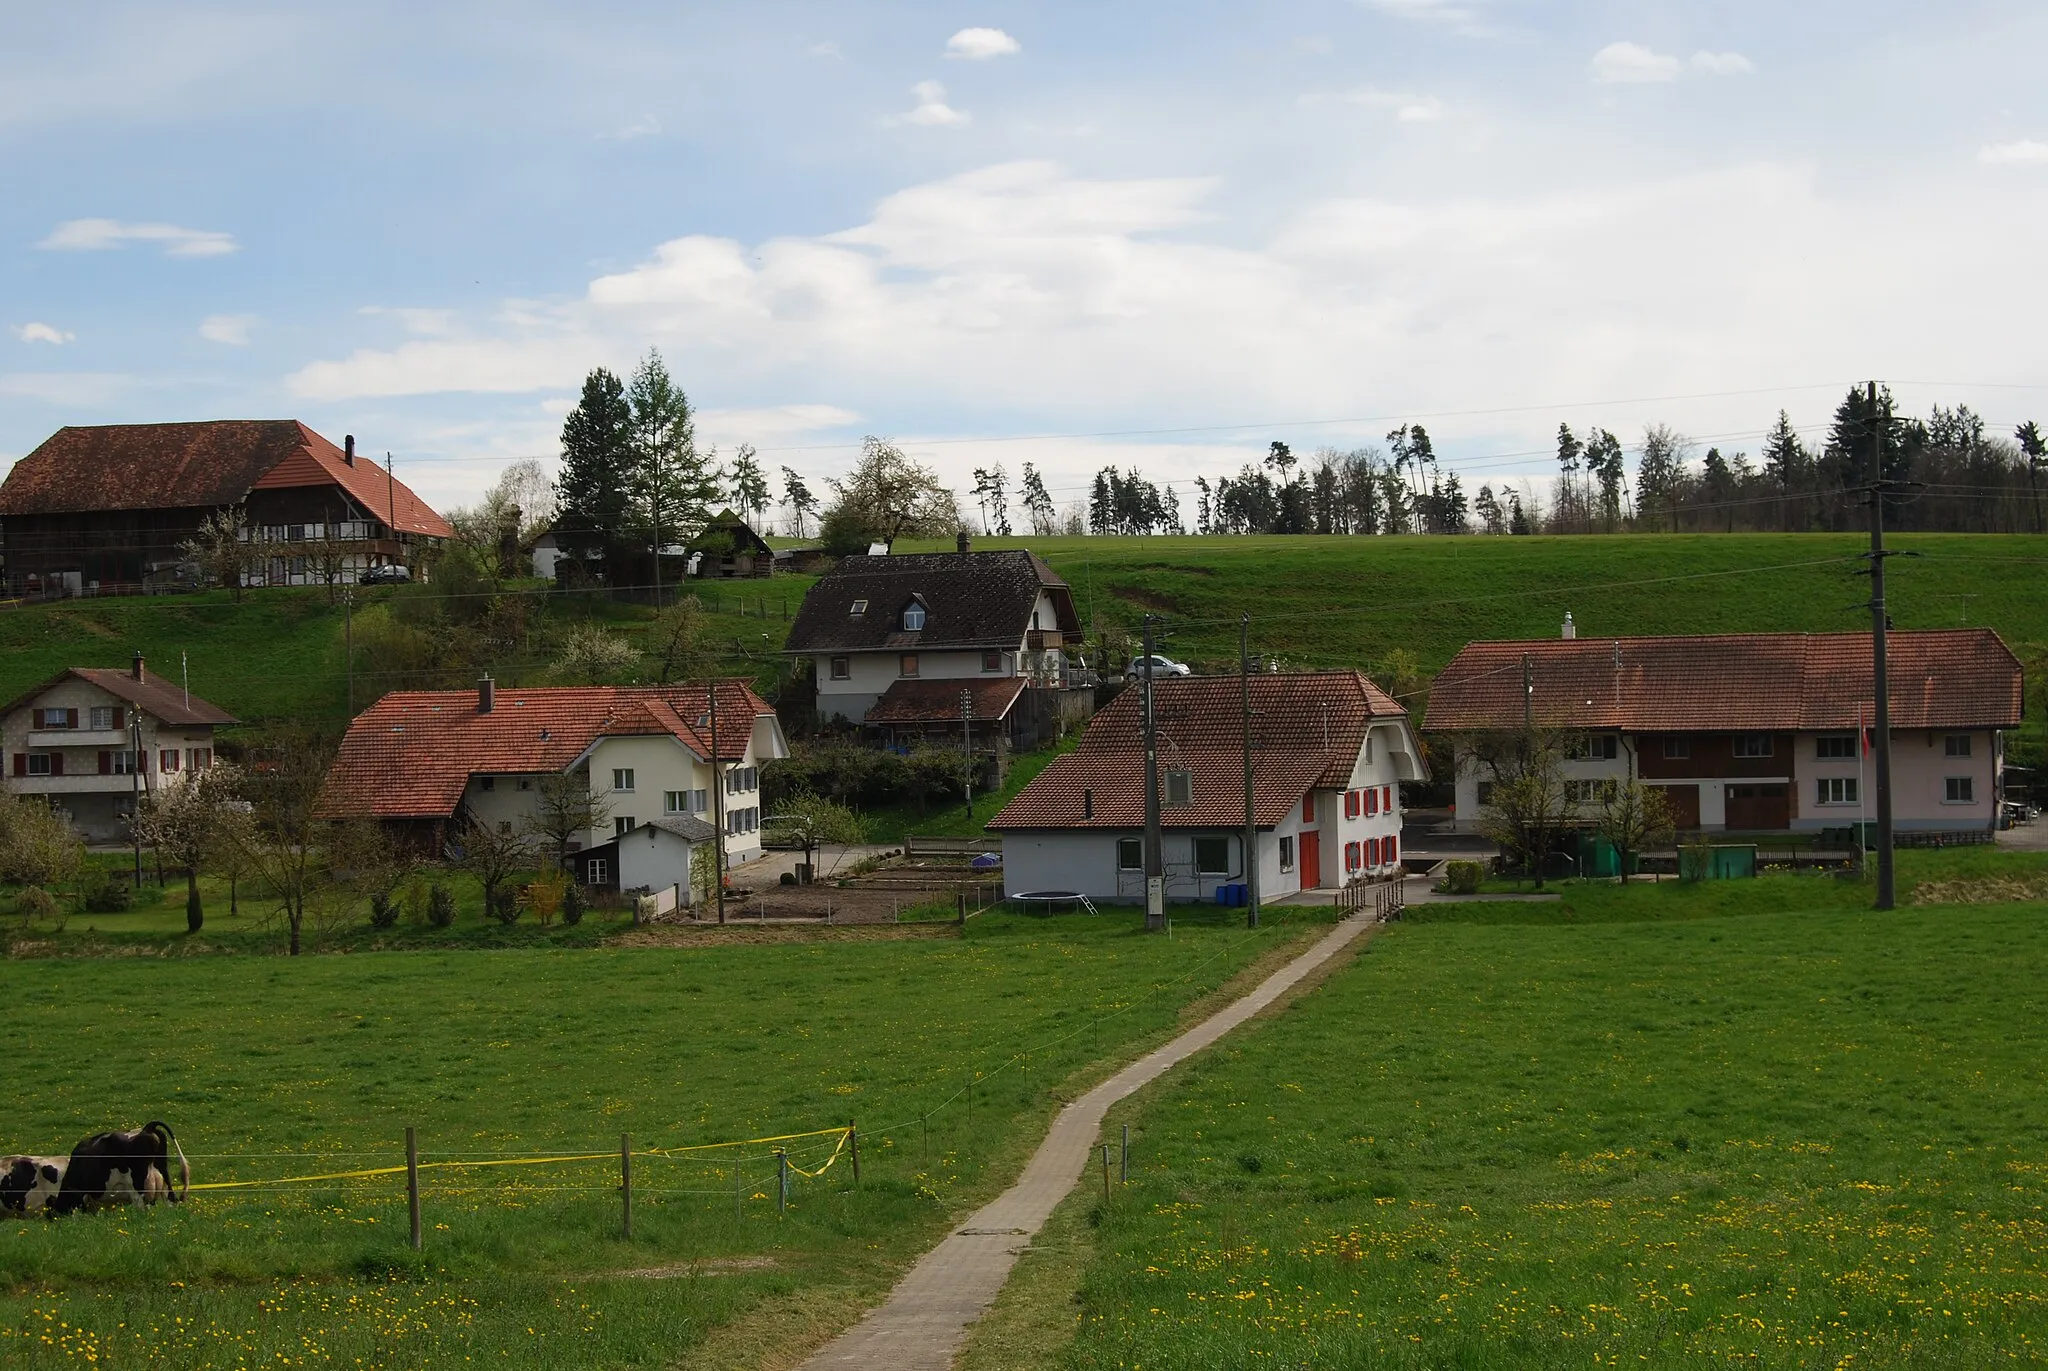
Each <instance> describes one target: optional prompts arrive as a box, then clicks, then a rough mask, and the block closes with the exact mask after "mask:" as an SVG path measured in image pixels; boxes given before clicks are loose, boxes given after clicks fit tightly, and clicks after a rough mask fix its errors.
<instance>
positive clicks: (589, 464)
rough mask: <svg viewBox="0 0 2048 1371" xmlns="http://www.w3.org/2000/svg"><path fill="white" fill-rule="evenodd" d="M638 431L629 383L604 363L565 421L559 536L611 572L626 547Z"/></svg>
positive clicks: (580, 557) (566, 547)
mask: <svg viewBox="0 0 2048 1371" xmlns="http://www.w3.org/2000/svg"><path fill="white" fill-rule="evenodd" d="M636 436H637V434H636V429H635V424H634V416H633V406H632V404H631V402H629V401H628V400H627V398H626V387H625V386H624V384H623V383H621V382H620V380H619V378H618V377H616V376H614V375H612V374H611V373H610V372H609V371H606V370H605V369H604V368H603V367H599V368H597V369H596V370H595V371H593V372H591V373H590V375H589V376H587V377H585V378H584V381H583V398H582V399H581V400H579V401H578V402H577V404H576V408H575V409H573V410H571V411H569V417H568V418H567V419H565V420H563V421H562V474H561V480H560V482H559V484H558V487H557V489H558V491H559V498H560V501H561V513H560V516H559V518H558V519H557V521H556V525H555V534H556V538H557V539H558V541H560V543H561V544H562V550H563V551H564V552H566V553H567V554H568V555H569V556H570V557H572V558H574V559H576V560H577V561H579V562H581V563H582V564H583V565H584V566H585V567H586V568H588V567H589V566H590V565H591V563H592V562H593V561H598V560H602V561H603V562H604V563H605V570H606V572H607V573H608V574H610V573H611V571H612V568H614V567H616V566H617V565H618V563H619V561H620V560H621V554H622V553H623V552H624V551H625V536H626V525H627V521H628V517H629V515H630V513H631V509H632V502H633V496H634V492H635V490H636V489H637V488H638V482H637V480H636V472H635V466H636V462H637V454H636V452H635V446H634V444H635V438H636Z"/></svg>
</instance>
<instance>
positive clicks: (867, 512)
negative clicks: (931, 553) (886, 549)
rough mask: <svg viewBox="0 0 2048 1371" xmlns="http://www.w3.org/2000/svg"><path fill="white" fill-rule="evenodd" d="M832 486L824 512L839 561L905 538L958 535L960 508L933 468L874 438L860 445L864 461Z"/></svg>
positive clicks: (830, 545)
mask: <svg viewBox="0 0 2048 1371" xmlns="http://www.w3.org/2000/svg"><path fill="white" fill-rule="evenodd" d="M827 484H829V485H830V486H831V487H832V507H831V508H830V509H828V510H826V511H825V518H824V523H823V527H822V531H823V533H824V535H825V550H826V551H827V552H830V553H832V554H833V555H834V556H845V555H848V554H850V553H857V552H865V551H867V550H868V547H869V545H870V544H872V543H893V542H895V541H896V539H898V538H900V537H904V536H906V535H908V536H910V537H935V536H939V535H942V534H948V533H953V532H956V531H958V529H959V528H960V527H961V518H960V506H959V504H958V502H957V501H956V500H955V499H954V498H953V492H952V491H950V490H948V489H947V488H946V487H944V486H942V485H940V484H939V478H938V476H937V474H936V473H934V472H933V471H932V470H931V469H930V468H929V467H926V466H923V465H921V464H919V463H917V462H914V461H912V460H911V459H910V458H908V457H906V456H904V455H903V451H902V449H900V448H898V447H896V446H894V445H893V444H890V443H885V442H883V441H882V440H881V439H880V438H876V437H874V436H872V435H870V436H869V437H867V438H865V439H863V440H862V442H861V455H860V461H859V462H858V463H856V464H855V466H854V468H853V470H852V471H851V472H849V473H847V475H846V478H845V479H844V480H834V481H829V482H827Z"/></svg>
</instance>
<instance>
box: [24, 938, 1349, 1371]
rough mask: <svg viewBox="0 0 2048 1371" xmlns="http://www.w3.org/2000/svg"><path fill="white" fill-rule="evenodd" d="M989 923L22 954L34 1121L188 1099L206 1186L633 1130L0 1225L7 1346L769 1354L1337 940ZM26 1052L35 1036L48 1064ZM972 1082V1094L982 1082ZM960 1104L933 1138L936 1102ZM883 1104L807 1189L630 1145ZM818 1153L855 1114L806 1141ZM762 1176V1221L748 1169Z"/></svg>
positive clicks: (616, 1355)
mask: <svg viewBox="0 0 2048 1371" xmlns="http://www.w3.org/2000/svg"><path fill="white" fill-rule="evenodd" d="M1137 923H1138V919H1137V917H1136V916H1134V915H1129V914H1123V913H1117V914H1107V915H1104V916H1102V917H1100V918H1096V919H1085V918H1083V919H1064V918H1063V919H1053V920H1044V919H1033V918H1024V917H1008V916H991V917H989V918H988V919H986V920H977V921H974V922H972V923H970V924H969V925H968V927H967V930H966V933H965V935H964V936H957V937H956V936H940V937H895V936H889V937H879V938H878V937H858V938H844V939H838V940H808V941H802V942H793V941H783V940H774V939H767V938H765V937H764V938H762V939H761V940H759V941H751V942H748V943H745V944H743V945H730V946H721V947H716V948H704V947H692V948H666V947H631V948H610V949H605V950H600V951H575V952H547V951H505V952H467V953H459V954H438V953H430V952H422V953H416V954H414V955H410V956H404V957H395V956H389V955H362V956H347V957H320V958H311V959H306V960H303V961H299V962H293V963H286V962H283V961H280V960H277V959H271V958H250V957H217V958H201V959H185V960H176V961H166V960H160V959H157V958H134V957H129V958H121V957H111V958H97V959H48V960H36V961H14V962H9V963H7V964H6V965H7V987H6V994H5V996H4V999H0V1036H4V1037H5V1039H6V1040H7V1041H9V1042H10V1043H14V1044H20V1045H26V1044H36V1043H41V1044H47V1045H48V1048H49V1050H47V1051H39V1052H37V1053H36V1054H35V1058H36V1068H35V1071H34V1072H33V1076H34V1080H33V1084H32V1085H31V1083H30V1081H29V1079H28V1078H27V1077H25V1076H23V1077H18V1078H17V1086H18V1088H17V1089H16V1090H15V1091H14V1092H13V1103H12V1104H11V1105H10V1107H9V1109H8V1111H7V1125H6V1131H7V1137H6V1139H5V1146H6V1147H8V1148H12V1149H20V1150H26V1151H58V1150H62V1149H64V1148H65V1147H67V1146H68V1145H69V1143H70V1142H71V1140H72V1139H74V1138H75V1137H76V1136H78V1135H79V1134H80V1133H82V1132H84V1131H86V1130H87V1129H89V1128H98V1127H105V1126H113V1125H125V1126H132V1125H134V1124H135V1123H139V1122H140V1121H142V1120H143V1119H144V1118H150V1117H161V1118H164V1119H167V1120H169V1121H170V1122H171V1123H172V1124H173V1126H174V1127H176V1128H177V1130H178V1133H179V1137H180V1138H181V1140H182V1141H183V1143H184V1146H185V1148H186V1150H187V1151H188V1153H190V1154H191V1155H192V1157H193V1160H194V1164H195V1168H196V1176H195V1179H196V1180H198V1181H202V1182H204V1181H221V1180H229V1179H260V1178H273V1177H285V1176H295V1175H318V1174H324V1173H328V1172H333V1171H346V1170H352V1169H356V1168H364V1167H374V1166H380V1165H386V1166H388V1165H391V1164H394V1163H396V1162H397V1161H399V1160H400V1159H401V1158H402V1151H401V1135H402V1131H403V1129H404V1128H405V1127H406V1126H407V1125H412V1126H415V1127H417V1128H418V1130H419V1134H420V1140H421V1142H420V1145H421V1149H422V1153H423V1159H424V1160H427V1161H435V1160H443V1159H449V1158H458V1159H459V1158H464V1157H470V1158H475V1157H478V1156H497V1157H504V1156H518V1155H556V1154H559V1153H561V1152H568V1153H572V1154H580V1153H592V1152H594V1153H600V1154H603V1153H606V1152H607V1151H608V1150H609V1151H611V1152H612V1153H613V1154H614V1155H612V1156H611V1157H610V1158H609V1159H605V1158H602V1157H600V1158H599V1159H597V1160H593V1161H584V1162H576V1163H568V1164H557V1165H547V1166H536V1167H518V1168H507V1169H499V1170H482V1171H479V1170H460V1169H458V1170H454V1171H449V1170H430V1171H428V1172H427V1173H425V1174H424V1176H423V1189H424V1191H425V1197H424V1200H423V1208H424V1211H425V1212H424V1223H425V1229H426V1244H425V1251H424V1253H423V1254H421V1255H418V1256H415V1255H414V1254H413V1253H412V1252H411V1251H410V1250H409V1248H408V1247H407V1245H406V1241H405V1206H404V1202H403V1192H402V1178H394V1177H390V1176H385V1177H379V1178H371V1179H363V1180H352V1181H330V1182H320V1183H313V1184H308V1185H299V1186H288V1187H283V1188H280V1189H277V1190H265V1189H257V1190H247V1191H220V1192H209V1193H204V1194H195V1196H194V1199H193V1202H191V1203H190V1204H188V1205H185V1206H180V1207H175V1208H170V1207H166V1208H159V1209H156V1210H151V1211H146V1212H142V1213H118V1214H110V1215H103V1216H99V1217H96V1218H88V1219H78V1220H66V1221H61V1222H52V1223H14V1224H8V1225H4V1226H0V1363H4V1364H6V1365H8V1366H21V1367H48V1366H57V1365H77V1364H87V1363H91V1364H96V1365H99V1366H106V1367H115V1368H119V1367H128V1366H152V1367H154V1366H171V1367H234V1366H244V1365H255V1364H259V1363H264V1364H271V1363H275V1364H291V1365H307V1366H334V1367H355V1366H358V1365H361V1366H430V1365H431V1366H443V1365H448V1364H450V1363H456V1362H460V1361H462V1360H464V1359H465V1358H468V1359H473V1360H476V1361H484V1360H489V1361H491V1362H492V1363H494V1364H502V1365H512V1366H534V1367H583V1366H589V1367H599V1366H604V1367H611V1366H643V1365H644V1366H667V1365H677V1364H689V1365H692V1366H704V1365H758V1364H759V1363H760V1362H761V1361H762V1360H763V1359H764V1357H766V1356H767V1355H768V1354H769V1353H770V1351H771V1349H773V1348H776V1347H780V1346H783V1345H784V1344H787V1343H791V1342H801V1341H802V1340H803V1339H804V1338H805V1337H807V1336H810V1335H811V1334H812V1333H813V1332H814V1331H815V1330H816V1329H817V1328H818V1327H820V1326H821V1325H823V1324H829V1323H832V1322H834V1321H838V1322H843V1321H845V1320H846V1319H848V1318H850V1317H851V1316H852V1314H853V1312H854V1311H855V1310H857V1309H858V1308H859V1307H860V1306H861V1305H862V1304H863V1303H864V1302H868V1301H871V1300H872V1299H874V1298H876V1297H878V1295H879V1294H880V1292H881V1291H882V1290H884V1289H885V1288H886V1286H887V1284H888V1283H889V1280H890V1277H891V1274H892V1273H893V1272H894V1271H895V1270H897V1269H898V1268H900V1266H901V1265H902V1264H903V1263H904V1262H905V1261H907V1260H908V1259H909V1258H911V1257H912V1256H914V1255H915V1254H916V1252H918V1251H919V1250H921V1248H922V1247H923V1246H925V1245H926V1244H927V1243H928V1242H929V1241H930V1240H932V1238H933V1237H934V1235H935V1234H936V1233H937V1232H938V1231H940V1230H941V1226H942V1225H943V1224H944V1223H945V1222H946V1221H947V1219H948V1216H949V1215H951V1214H953V1213H955V1212H957V1211H958V1210H959V1209H960V1207H961V1206H963V1205H965V1204H967V1203H969V1202H972V1201H973V1200H974V1199H975V1198H976V1197H978V1196H983V1195H985V1194H987V1193H989V1192H990V1191H991V1190H992V1189H993V1188H994V1187H996V1186H998V1185H999V1184H1000V1183H1002V1182H1003V1181H1005V1180H1006V1179H1007V1177H1008V1176H1009V1175H1010V1174H1012V1173H1013V1172H1014V1170H1015V1168H1016V1167H1017V1166H1018V1165H1019V1164H1020V1163H1021V1160H1022V1157H1023V1155H1024V1154H1025V1151H1026V1150H1027V1149H1028V1147H1029V1146H1031V1145H1033V1144H1034V1143H1035V1141H1036V1137H1037V1134H1038V1132H1039V1130H1040V1129H1042V1127H1043V1125H1044V1122H1045V1120H1046V1118H1047V1116H1048V1114H1049V1112H1050V1111H1051V1110H1052V1109H1053V1108H1055V1107H1056V1101H1057V1100H1058V1099H1059V1098H1061V1097H1062V1096H1063V1095H1065V1094H1066V1093H1067V1092H1070V1091H1071V1090H1072V1088H1073V1086H1074V1083H1075V1082H1078V1081H1081V1080H1085V1079H1090V1078H1092V1077H1093V1076H1095V1075H1098V1074H1100V1071H1101V1069H1102V1068H1101V1067H1100V1066H1099V1065H1097V1063H1099V1062H1101V1061H1103V1060H1105V1059H1110V1058H1118V1057H1121V1056H1124V1055H1128V1053H1129V1052H1131V1051H1133V1050H1135V1049H1136V1048H1137V1047H1138V1046H1139V1045H1140V1044H1142V1043H1144V1042H1147V1041H1151V1040H1154V1039H1156V1038H1157V1037H1158V1036H1159V1035H1160V1034H1162V1033H1164V1032H1166V1031H1167V1030H1168V1029H1169V1028H1170V1027H1171V1026H1172V1025H1174V1024H1175V1023H1176V1022H1178V1020H1179V1019H1180V1017H1181V1015H1182V1014H1183V1013H1184V1012H1185V1011H1187V1010H1188V1008H1189V1006H1191V1005H1193V1004H1195V1003H1196V1002H1197V1001H1200V1000H1202V999H1203V998H1204V997H1206V996H1210V995H1213V994H1214V993H1215V992H1216V991H1217V989H1218V987H1220V986H1222V985H1223V984H1224V983H1225V982H1227V981H1229V980H1230V979H1231V978H1232V977H1233V976H1235V975H1238V974H1239V973H1241V972H1242V971H1243V970H1244V969H1245V968H1246V967H1247V966H1249V965H1251V964H1252V963H1253V962H1255V961H1256V960H1257V959H1259V958H1261V957H1269V956H1272V955H1278V954H1279V953H1280V952H1281V951H1282V949H1284V948H1286V947H1288V946H1291V945H1292V944H1293V943H1294V942H1295V941H1296V940H1297V939H1298V938H1299V937H1301V936H1305V935H1306V934H1307V933H1308V932H1309V931H1311V929H1310V926H1309V925H1307V924H1302V923H1295V924H1283V925H1282V926H1279V927H1274V928H1269V929H1265V930H1261V931H1259V932H1257V933H1249V934H1248V933H1246V932H1245V931H1244V930H1243V929H1241V928H1239V927H1237V926H1236V925H1235V923H1234V921H1228V920H1225V919H1223V918H1221V917H1217V916H1214V915H1211V916H1209V917H1207V918H1204V917H1202V916H1200V915H1198V914H1195V913H1194V912H1192V911H1191V912H1190V913H1189V914H1188V915H1187V916H1185V917H1183V918H1181V919H1180V920H1178V921H1177V923H1176V932H1175V936H1174V937H1173V938H1172V939H1165V938H1158V937H1147V936H1145V935H1143V934H1142V933H1140V932H1139V931H1138V930H1137V926H1136V925H1137ZM17 1060H18V1061H21V1060H25V1054H20V1053H18V1054H17ZM977 1076H978V1077H979V1078H980V1080H979V1084H977V1085H976V1086H975V1087H974V1089H973V1093H972V1095H971V1096H970V1095H969V1094H968V1093H967V1085H968V1082H969V1080H970V1077H977ZM927 1113H929V1114H930V1115H931V1117H930V1125H929V1134H928V1139H929V1140H928V1142H927V1134H926V1133H925V1131H924V1129H923V1127H922V1126H921V1122H920V1121H921V1117H922V1116H924V1115H926V1114H927ZM849 1118H855V1119H858V1120H859V1121H860V1126H861V1129H862V1134H863V1138H862V1182H861V1185H860V1187H859V1189H857V1190H856V1189H855V1187H854V1185H853V1179H852V1168H851V1164H850V1158H848V1157H847V1156H845V1155H843V1154H842V1155H841V1156H840V1157H839V1159H838V1161H837V1163H836V1164H835V1165H833V1167H832V1168H831V1169H830V1170H829V1171H827V1172H826V1173H825V1174H824V1175H823V1176H822V1177H820V1178H818V1179H816V1180H811V1179H806V1178H803V1177H801V1176H799V1177H798V1178H797V1179H796V1184H795V1192H794V1198H793V1201H792V1203H791V1206H790V1209H789V1211H788V1213H787V1214H786V1215H782V1216H780V1217H778V1216H777V1213H776V1208H777V1207H776V1204H775V1199H774V1192H775V1179H774V1178H775V1162H774V1159H773V1157H772V1146H771V1145H768V1144H756V1145H753V1146H750V1147H746V1148H742V1149H739V1150H738V1152H737V1153H734V1152H727V1151H715V1152H710V1153H705V1154H691V1155H689V1156H687V1157H684V1158H680V1159H670V1158H655V1157H648V1158H642V1159H641V1160H640V1161H638V1162H637V1163H636V1177H635V1186H636V1208H635V1216H634V1236H633V1240H632V1241H631V1242H630V1243H628V1242H625V1241H622V1240H621V1239H620V1237H619V1231H618V1230H619V1198H618V1193H617V1160H616V1155H615V1152H616V1148H617V1146H618V1142H619V1135H620V1134H621V1133H622V1132H630V1133H631V1134H632V1135H633V1138H634V1140H635V1143H636V1145H637V1146H640V1147H642V1148H646V1147H677V1146H689V1145H693V1144H701V1143H709V1142H722V1141H728V1140H737V1139H750V1138H761V1137H767V1136H773V1135H779V1134H785V1133H793V1132H805V1131H808V1130H812V1129H821V1128H831V1127H836V1126H838V1125H841V1124H844V1123H845V1122H846V1121H847V1120H848V1119H849ZM788 1146H790V1147H791V1148H792V1149H794V1153H795V1160H796V1161H797V1163H798V1164H799V1165H801V1166H803V1167H804V1168H805V1169H807V1170H810V1169H815V1168H816V1167H817V1166H818V1165H819V1164H820V1163H822V1162H825V1161H826V1160H827V1159H828V1158H829V1157H830V1155H831V1149H832V1146H833V1139H832V1138H830V1137H824V1138H808V1139H802V1140H797V1141H794V1142H791V1143H790V1144H788ZM736 1157H737V1158H738V1159H739V1166H740V1170H739V1180H740V1182H741V1190H740V1195H739V1199H738V1204H737V1207H738V1208H739V1209H740V1210H741V1211H743V1214H742V1215H741V1216H739V1217H735V1207H736V1206H735V1191H734V1170H733V1168H734V1163H735V1158H736Z"/></svg>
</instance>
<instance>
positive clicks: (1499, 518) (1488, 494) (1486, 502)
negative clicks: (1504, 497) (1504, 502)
mask: <svg viewBox="0 0 2048 1371" xmlns="http://www.w3.org/2000/svg"><path fill="white" fill-rule="evenodd" d="M1472 509H1473V511H1474V512H1475V513H1477V514H1478V515H1479V527H1480V528H1481V529H1482V530H1483V531H1485V532H1487V533H1506V532H1507V531H1508V517H1507V514H1506V513H1505V512H1504V511H1503V510H1502V509H1501V507H1500V501H1499V500H1497V499H1495V498H1494V494H1493V487H1492V486H1486V485H1483V486H1481V487H1479V494H1478V495H1477V496H1475V497H1474V498H1473V500H1472Z"/></svg>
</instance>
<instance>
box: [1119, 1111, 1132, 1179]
mask: <svg viewBox="0 0 2048 1371" xmlns="http://www.w3.org/2000/svg"><path fill="white" fill-rule="evenodd" d="M1116 1179H1117V1184H1119V1185H1129V1184H1130V1182H1131V1126H1130V1125H1129V1124H1125V1125H1124V1155H1123V1160H1122V1162H1120V1163H1119V1164H1118V1166H1117V1170H1116Z"/></svg>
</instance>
